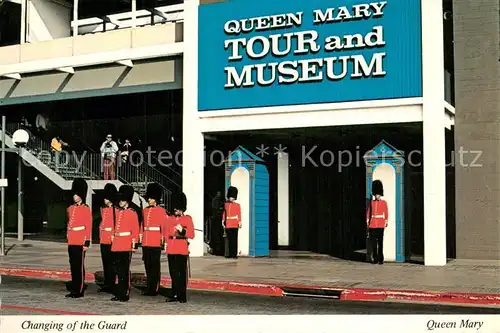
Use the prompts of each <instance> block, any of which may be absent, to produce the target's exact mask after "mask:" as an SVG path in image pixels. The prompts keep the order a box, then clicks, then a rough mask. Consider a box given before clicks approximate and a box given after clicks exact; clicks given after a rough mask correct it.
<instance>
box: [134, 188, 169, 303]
mask: <svg viewBox="0 0 500 333" xmlns="http://www.w3.org/2000/svg"><path fill="white" fill-rule="evenodd" d="M161 195H162V189H161V187H160V186H159V185H158V184H156V183H151V184H148V187H147V189H146V196H145V198H146V200H147V201H148V205H149V206H148V207H146V208H144V211H143V217H144V222H143V225H142V227H141V232H140V236H139V239H140V240H141V241H140V243H142V253H143V260H144V267H145V269H146V278H147V287H146V290H144V291H143V292H142V295H144V296H157V295H158V291H159V289H160V277H161V270H160V257H161V250H162V248H164V247H165V238H164V233H165V232H164V229H165V228H166V227H167V218H168V216H167V212H166V211H165V209H163V208H162V207H160V206H159V203H160V200H161Z"/></svg>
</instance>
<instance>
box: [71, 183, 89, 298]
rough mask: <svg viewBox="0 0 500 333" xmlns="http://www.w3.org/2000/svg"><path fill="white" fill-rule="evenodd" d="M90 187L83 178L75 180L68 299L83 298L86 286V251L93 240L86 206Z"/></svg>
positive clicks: (72, 188) (72, 189) (73, 185)
mask: <svg viewBox="0 0 500 333" xmlns="http://www.w3.org/2000/svg"><path fill="white" fill-rule="evenodd" d="M87 190H88V185H87V182H86V181H85V180H83V179H81V178H76V179H75V180H73V184H72V186H71V193H72V194H73V202H74V204H73V205H71V206H69V207H68V210H67V213H68V231H67V239H68V254H69V264H70V267H71V282H70V283H69V284H68V290H69V292H70V293H69V294H67V295H66V297H71V298H80V297H83V292H84V289H85V288H84V284H85V251H87V249H88V248H89V247H90V242H91V240H92V212H91V210H90V207H89V206H87V205H86V204H85V199H84V198H86V197H87Z"/></svg>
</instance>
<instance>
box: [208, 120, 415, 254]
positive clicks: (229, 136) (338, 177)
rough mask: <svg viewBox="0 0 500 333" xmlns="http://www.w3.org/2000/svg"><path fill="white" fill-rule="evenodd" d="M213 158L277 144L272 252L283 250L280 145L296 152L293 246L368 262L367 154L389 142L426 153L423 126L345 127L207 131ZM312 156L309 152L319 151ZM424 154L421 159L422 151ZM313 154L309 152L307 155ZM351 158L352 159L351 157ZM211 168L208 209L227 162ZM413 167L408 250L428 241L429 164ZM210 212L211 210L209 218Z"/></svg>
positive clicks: (408, 183) (270, 162)
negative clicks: (425, 175) (424, 173)
mask: <svg viewBox="0 0 500 333" xmlns="http://www.w3.org/2000/svg"><path fill="white" fill-rule="evenodd" d="M205 140H206V142H205V145H206V147H207V151H206V154H207V156H212V154H213V153H214V152H215V151H222V152H224V154H225V155H226V156H227V154H228V153H229V152H230V151H231V150H234V149H236V148H237V147H238V146H239V145H241V146H243V147H244V148H246V149H248V150H250V151H252V152H254V153H258V152H259V149H258V147H261V145H263V146H265V147H269V148H270V149H269V150H268V153H270V154H269V155H264V156H263V159H264V160H265V161H266V165H267V168H268V171H269V175H270V198H269V200H270V204H269V206H270V212H269V215H270V225H269V229H270V230H269V237H270V239H269V243H270V249H271V250H276V249H278V248H279V247H278V242H277V235H278V222H277V221H278V218H277V215H278V211H277V201H278V200H277V197H278V196H279V193H277V158H276V155H274V154H273V153H274V152H276V151H277V149H278V147H279V145H282V147H286V151H285V152H287V153H288V154H289V162H290V167H289V179H290V182H289V200H290V207H289V216H290V221H289V239H290V244H289V246H288V249H289V250H294V251H310V252H315V253H321V254H327V255H330V256H334V257H338V258H343V259H348V260H364V258H365V254H364V252H363V250H364V249H366V245H365V244H366V225H365V214H366V212H365V207H366V193H365V186H366V166H365V163H364V159H363V155H364V154H365V153H366V152H367V151H369V150H370V149H371V148H373V147H375V146H376V145H377V144H378V143H379V142H380V141H382V140H386V141H387V142H388V143H390V144H391V145H393V146H394V147H396V148H397V149H399V150H402V151H403V152H411V151H420V152H421V151H422V127H421V124H393V125H371V126H344V127H338V128H316V129H315V128H308V129H287V130H268V131H249V132H244V133H243V132H231V133H212V134H209V135H206V138H205ZM311 151H312V153H310V154H308V153H309V152H311ZM414 155H416V156H421V154H420V155H418V154H414ZM306 156H309V158H307V157H306ZM349 159H350V162H349ZM208 160H209V158H207V164H206V171H205V189H206V191H205V193H206V207H210V201H211V198H212V197H213V196H214V195H215V193H216V192H217V191H224V181H225V172H224V166H223V165H222V163H221V164H220V165H215V164H214V163H208ZM412 162H413V164H412V165H409V164H408V163H407V164H405V169H404V172H405V191H406V192H405V196H406V197H407V198H411V200H407V201H405V202H406V207H405V210H404V211H405V217H406V221H405V223H406V229H407V230H406V232H407V237H406V241H407V244H406V248H407V252H408V255H409V256H411V253H412V252H419V247H421V246H423V232H420V231H419V230H420V229H419V228H420V227H419V226H420V225H423V215H422V214H418V213H417V211H418V210H420V211H423V210H422V205H423V191H422V180H423V179H422V165H421V163H419V162H421V160H420V161H417V158H416V157H414V158H413V161H412ZM207 216H209V215H207Z"/></svg>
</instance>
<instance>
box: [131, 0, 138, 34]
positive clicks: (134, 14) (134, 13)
mask: <svg viewBox="0 0 500 333" xmlns="http://www.w3.org/2000/svg"><path fill="white" fill-rule="evenodd" d="M135 27H137V0H132V28H135Z"/></svg>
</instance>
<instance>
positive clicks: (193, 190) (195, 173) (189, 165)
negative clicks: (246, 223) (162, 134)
mask: <svg viewBox="0 0 500 333" xmlns="http://www.w3.org/2000/svg"><path fill="white" fill-rule="evenodd" d="M199 3H200V2H199V0H189V1H186V2H184V59H183V74H182V80H183V93H184V96H183V119H182V189H183V191H184V193H185V194H186V197H187V212H186V213H187V214H189V215H191V217H192V218H193V222H194V227H195V229H196V231H195V239H193V240H192V241H191V242H190V247H189V248H190V253H191V256H194V257H201V256H203V254H204V252H205V242H204V239H203V226H204V204H205V203H204V195H203V193H204V171H205V170H204V150H205V149H204V139H203V134H202V133H201V131H200V127H199V119H198V6H199Z"/></svg>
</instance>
